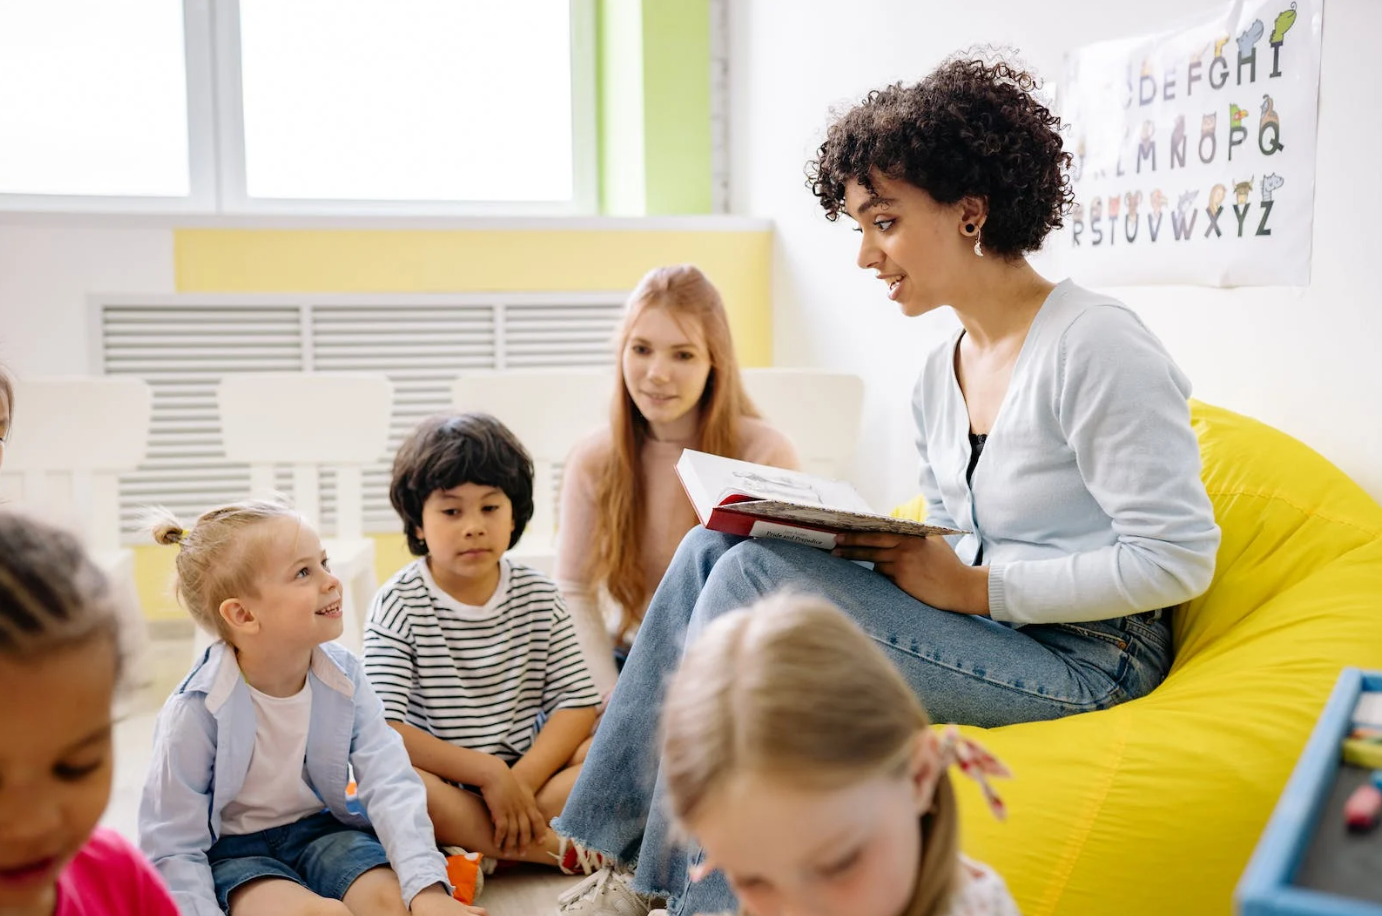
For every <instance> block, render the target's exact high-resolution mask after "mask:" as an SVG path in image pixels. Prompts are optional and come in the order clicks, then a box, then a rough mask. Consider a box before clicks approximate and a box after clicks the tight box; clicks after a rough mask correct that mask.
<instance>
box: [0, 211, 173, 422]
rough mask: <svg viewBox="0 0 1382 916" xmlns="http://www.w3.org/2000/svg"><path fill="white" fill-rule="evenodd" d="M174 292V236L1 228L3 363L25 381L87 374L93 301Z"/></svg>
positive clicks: (67, 228)
mask: <svg viewBox="0 0 1382 916" xmlns="http://www.w3.org/2000/svg"><path fill="white" fill-rule="evenodd" d="M172 291H173V233H172V231H171V230H169V229H137V228H88V227H78V226H75V225H55V224H53V223H52V221H51V220H50V221H46V222H43V223H39V224H36V225H26V224H22V223H6V224H0V362H4V363H5V364H6V365H7V366H9V367H10V368H11V369H12V370H13V371H14V372H16V373H17V374H19V375H85V374H87V373H88V372H90V371H91V363H90V361H89V360H90V355H89V354H90V351H89V349H88V347H89V339H88V333H87V332H88V324H89V322H90V317H89V312H88V306H87V297H88V296H89V295H90V294H92V293H171V292H172ZM21 409H22V408H21Z"/></svg>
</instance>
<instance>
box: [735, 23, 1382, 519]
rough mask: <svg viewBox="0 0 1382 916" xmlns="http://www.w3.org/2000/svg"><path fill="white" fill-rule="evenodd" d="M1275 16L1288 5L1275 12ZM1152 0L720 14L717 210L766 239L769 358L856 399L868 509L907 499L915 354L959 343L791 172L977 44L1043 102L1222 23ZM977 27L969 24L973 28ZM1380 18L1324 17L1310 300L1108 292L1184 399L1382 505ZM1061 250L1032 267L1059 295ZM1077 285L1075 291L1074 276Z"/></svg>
mask: <svg viewBox="0 0 1382 916" xmlns="http://www.w3.org/2000/svg"><path fill="white" fill-rule="evenodd" d="M1284 5H1285V4H1284V2H1283V7H1284ZM1227 6H1228V4H1227V2H1226V0H1225V2H1219V0H1213V2H1206V0H1158V2H1157V3H1155V4H1152V3H1147V2H1139V3H1127V4H1124V3H1110V2H1106V0H1051V2H1044V3H1032V2H1030V0H986V2H984V3H982V4H943V3H934V2H926V3H921V2H913V0H853V2H850V3H848V4H843V3H840V2H838V0H746V2H743V3H740V2H738V0H735V3H733V4H732V5H731V11H732V15H733V16H734V19H733V20H732V22H731V42H732V46H731V58H730V108H731V118H732V122H731V131H730V141H731V178H732V185H731V207H732V209H733V211H734V212H737V213H744V214H751V215H754V216H762V217H770V218H772V219H774V220H775V221H776V224H777V228H778V235H777V250H776V256H775V271H774V294H773V295H774V309H775V311H774V325H775V335H776V336H775V345H776V351H775V358H776V362H777V363H778V364H779V365H804V366H822V367H829V368H834V369H843V370H848V371H853V372H858V373H860V374H862V375H863V376H864V378H865V380H866V382H867V390H868V400H867V405H866V414H865V417H864V438H863V444H862V446H861V448H860V449H859V456H858V458H857V460H856V468H855V473H854V475H853V477H854V479H855V481H856V483H858V484H859V487H860V489H861V490H862V491H863V492H864V494H865V495H866V496H867V497H869V499H870V501H871V502H873V503H874V505H875V506H877V507H879V508H883V507H886V506H889V505H891V504H893V503H895V502H897V501H900V500H902V499H904V498H907V497H909V496H910V495H912V494H913V493H914V492H915V476H916V475H915V471H916V468H915V453H914V452H913V450H912V445H911V431H910V428H909V418H908V414H907V409H906V407H907V400H908V396H909V394H910V391H911V386H912V382H913V381H914V379H915V375H916V372H917V370H918V368H919V364H920V362H919V361H920V355H921V354H922V353H923V352H924V351H925V350H926V349H927V348H929V347H930V346H932V345H933V344H934V343H936V342H937V341H938V340H939V339H940V338H941V337H943V336H944V335H946V334H948V333H949V332H950V331H951V330H952V329H953V328H954V327H956V325H955V322H954V317H953V313H951V312H950V310H949V309H943V310H941V311H940V312H939V313H933V314H931V315H926V316H923V317H921V318H917V319H911V320H908V319H904V318H902V317H901V316H900V315H899V314H898V312H897V309H896V307H895V306H893V304H892V303H890V302H888V301H887V299H886V298H885V296H884V293H883V289H882V284H880V283H879V282H878V281H876V280H874V279H872V275H871V273H867V272H865V271H862V270H859V269H858V268H856V267H855V266H854V259H855V255H856V253H857V252H856V244H857V236H855V235H854V234H853V233H851V232H850V231H849V229H848V228H847V227H846V226H845V225H843V224H835V225H832V224H830V223H828V222H826V220H825V219H824V218H823V216H822V214H821V211H820V209H819V206H818V205H817V203H816V200H815V198H814V197H812V195H811V194H810V192H809V191H808V190H807V189H806V187H805V183H804V178H803V172H802V168H803V165H804V163H805V162H806V160H807V158H808V157H809V156H810V154H811V153H812V152H813V150H814V149H815V147H816V146H817V145H818V144H819V143H820V141H821V139H822V137H823V135H824V130H825V126H826V124H827V122H828V114H827V113H828V110H829V109H830V108H832V107H839V106H847V105H849V104H850V103H852V102H853V101H855V100H857V99H858V98H859V97H861V96H862V95H863V94H864V93H865V92H867V91H868V90H869V89H871V88H874V87H878V86H882V85H884V84H885V83H888V82H892V81H896V80H906V81H915V80H917V79H919V78H920V77H922V76H924V75H925V74H926V72H927V71H928V70H930V69H931V68H932V67H933V66H935V64H937V63H938V62H939V61H940V60H941V59H943V58H944V57H945V56H947V55H948V54H949V53H951V52H953V51H956V50H959V49H961V48H964V47H966V46H969V45H971V44H974V43H978V42H993V43H1000V44H1007V45H1012V46H1016V47H1017V48H1018V49H1019V51H1020V53H1021V55H1022V58H1023V59H1024V60H1025V61H1026V62H1027V63H1028V64H1029V65H1030V66H1032V67H1034V68H1035V69H1036V70H1037V71H1038V73H1040V74H1042V75H1044V76H1046V77H1048V78H1049V80H1050V87H1051V88H1052V89H1054V85H1055V80H1056V78H1057V76H1058V74H1059V72H1060V68H1061V62H1062V58H1063V55H1064V53H1065V52H1066V51H1067V50H1069V49H1071V48H1074V47H1079V46H1081V45H1084V44H1088V43H1090V42H1094V41H1101V40H1104V39H1109V38H1116V37H1127V36H1132V35H1137V34H1142V33H1146V32H1150V31H1155V30H1159V29H1162V28H1167V27H1172V26H1175V25H1177V24H1181V23H1183V22H1184V21H1185V20H1186V19H1187V18H1191V19H1194V18H1198V17H1199V16H1201V15H1203V14H1205V13H1219V12H1223V11H1225V10H1226V9H1227ZM978 11H982V15H981V14H980V13H979V12H978ZM1378 35H1382V2H1378V0H1328V3H1327V4H1326V8H1325V16H1324V53H1323V64H1322V70H1321V74H1320V83H1321V85H1320V108H1319V112H1320V116H1319V151H1318V175H1317V179H1316V190H1315V231H1314V264H1313V274H1312V282H1311V285H1310V286H1309V287H1308V288H1305V289H1289V288H1256V289H1236V290H1215V289H1208V288H1197V287H1169V286H1162V287H1140V288H1126V289H1113V290H1109V292H1111V293H1112V294H1113V295H1116V296H1118V297H1119V298H1121V299H1123V300H1124V301H1125V302H1127V303H1128V304H1129V305H1131V306H1133V307H1134V308H1135V309H1137V310H1138V312H1139V313H1140V314H1141V315H1142V316H1143V317H1144V318H1145V319H1146V320H1147V321H1148V323H1149V324H1150V325H1151V327H1152V328H1153V329H1154V330H1155V331H1156V333H1157V334H1158V335H1159V336H1160V337H1161V338H1162V340H1163V341H1165V343H1166V344H1167V346H1168V347H1169V348H1170V350H1171V352H1172V354H1173V355H1174V356H1175V358H1176V360H1177V361H1178V362H1179V363H1180V364H1181V366H1182V367H1184V368H1185V370H1186V371H1187V372H1188V373H1189V375H1190V377H1191V379H1192V380H1193V381H1194V384H1195V394H1196V396H1198V397H1200V398H1202V399H1204V400H1207V401H1210V402H1212V403H1217V404H1220V405H1222V406H1225V407H1228V408H1231V409H1233V410H1237V411H1239V412H1242V413H1246V414H1249V415H1252V416H1255V417H1257V418H1259V419H1261V420H1264V421H1266V422H1268V423H1271V424H1272V425H1274V426H1277V427H1279V428H1281V429H1283V430H1285V431H1287V432H1289V433H1291V434H1292V435H1294V436H1296V437H1298V438H1300V439H1302V440H1304V441H1305V442H1306V443H1308V444H1309V445H1311V446H1313V447H1314V448H1316V449H1317V450H1319V451H1320V452H1322V453H1324V454H1325V455H1326V456H1327V457H1328V458H1330V459H1331V460H1332V461H1334V462H1335V463H1336V464H1338V465H1339V466H1340V467H1342V468H1343V469H1344V470H1345V471H1346V472H1348V473H1349V474H1350V475H1352V476H1353V478H1354V479H1355V480H1357V481H1358V482H1359V483H1360V484H1362V485H1363V486H1364V487H1365V488H1366V489H1368V490H1369V491H1370V492H1371V493H1372V494H1373V495H1374V496H1379V497H1382V411H1379V410H1377V409H1376V408H1374V406H1373V405H1374V403H1375V402H1376V401H1377V399H1378V396H1379V393H1382V309H1379V297H1378V296H1377V294H1376V292H1375V285H1376V283H1377V279H1376V278H1377V270H1376V268H1375V264H1376V261H1377V259H1378V258H1379V257H1382V226H1380V225H1379V220H1378V218H1377V215H1376V214H1377V212H1378V209H1379V207H1378V205H1379V203H1382V191H1379V183H1378V182H1377V180H1376V172H1375V168H1373V165H1374V163H1375V161H1376V157H1375V150H1377V149H1378V148H1382V119H1379V118H1377V117H1376V116H1375V115H1374V114H1373V113H1372V111H1371V108H1370V107H1369V105H1368V103H1366V102H1365V101H1364V100H1365V99H1366V98H1367V97H1368V96H1369V93H1368V91H1367V87H1370V86H1372V85H1374V83H1375V78H1374V72H1375V60H1376V54H1377V52H1376V41H1377V36H1378ZM1059 260H1060V259H1059V252H1058V251H1055V252H1052V253H1050V254H1043V255H1042V256H1040V257H1039V258H1037V259H1036V263H1037V266H1038V269H1041V270H1042V271H1043V272H1044V273H1047V275H1048V276H1051V277H1053V278H1059V277H1060V276H1063V274H1062V273H1061V272H1060V264H1059ZM1075 280H1076V281H1077V282H1078V281H1079V277H1075Z"/></svg>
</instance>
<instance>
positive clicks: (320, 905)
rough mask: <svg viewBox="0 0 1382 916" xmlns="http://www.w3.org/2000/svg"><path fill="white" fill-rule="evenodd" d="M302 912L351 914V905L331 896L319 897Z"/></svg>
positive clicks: (314, 915)
mask: <svg viewBox="0 0 1382 916" xmlns="http://www.w3.org/2000/svg"><path fill="white" fill-rule="evenodd" d="M301 912H302V916H351V914H350V908H349V907H347V906H346V905H345V904H344V903H342V902H341V901H339V900H332V899H331V898H330V897H318V898H317V899H316V900H314V901H312V903H311V904H309V905H308V906H307V908H306V909H304V910H302V911H301Z"/></svg>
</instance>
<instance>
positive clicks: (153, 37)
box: [0, 0, 211, 209]
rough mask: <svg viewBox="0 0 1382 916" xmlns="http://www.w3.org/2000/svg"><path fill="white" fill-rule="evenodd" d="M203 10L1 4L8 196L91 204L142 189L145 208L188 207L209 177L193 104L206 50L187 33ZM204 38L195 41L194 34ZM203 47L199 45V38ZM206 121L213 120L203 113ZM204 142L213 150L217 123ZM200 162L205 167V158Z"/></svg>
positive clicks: (0, 186) (135, 1)
mask: <svg viewBox="0 0 1382 916" xmlns="http://www.w3.org/2000/svg"><path fill="white" fill-rule="evenodd" d="M206 24H207V23H206V20H205V18H204V17H203V18H201V19H197V18H195V17H193V19H192V20H188V18H187V17H185V16H184V10H183V3H182V0H127V2H122V3H110V2H108V0H41V2H39V0H35V2H13V0H12V2H6V3H3V4H0V195H4V196H5V197H6V198H7V200H6V206H8V207H10V208H20V207H22V208H24V209H63V208H66V207H69V206H70V205H71V201H72V199H73V198H87V200H86V201H85V204H86V206H87V207H89V208H92V209H118V208H120V207H121V206H123V205H127V204H128V202H129V201H130V200H132V199H141V200H142V201H143V202H144V203H145V207H144V208H146V209H177V208H185V207H186V206H187V205H188V204H189V203H191V202H193V201H194V200H195V199H196V198H197V197H198V193H197V192H201V196H202V197H203V200H202V201H201V203H202V204H203V205H206V204H208V203H209V202H210V201H209V190H210V181H209V180H207V178H209V175H208V174H203V171H204V170H194V168H193V164H192V163H193V157H192V155H191V148H190V147H191V144H192V142H193V141H192V137H193V133H194V132H195V129H196V128H200V127H201V126H202V123H200V122H198V123H194V121H193V119H192V118H191V117H190V108H189V105H188V94H189V88H190V87H189V83H192V84H193V87H191V88H199V89H202V90H205V89H206V88H207V86H208V83H207V81H206V80H201V81H198V80H196V79H193V78H192V73H193V71H194V70H195V69H197V65H198V64H200V63H202V62H204V59H203V58H202V57H198V58H197V60H196V61H193V62H191V63H189V59H188V56H187V53H188V50H189V45H188V42H187V41H186V36H188V35H189V34H198V33H200V34H201V35H203V36H204V35H205V34H206V33H205V31H204V29H205V26H206ZM193 46H194V47H196V43H195V42H194V43H193ZM198 50H202V49H201V48H198ZM203 121H204V123H205V125H207V126H209V124H210V119H209V117H206V118H204V119H203ZM199 139H201V140H203V141H204V145H203V148H202V150H201V152H202V153H203V154H204V155H203V159H204V160H205V159H207V158H209V154H210V151H211V149H210V142H209V141H210V133H209V130H208V131H206V132H205V136H204V137H199ZM209 164H210V163H209V162H207V161H204V162H203V163H202V165H203V166H209Z"/></svg>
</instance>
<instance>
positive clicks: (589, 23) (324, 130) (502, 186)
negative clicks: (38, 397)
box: [0, 0, 596, 215]
mask: <svg viewBox="0 0 1382 916" xmlns="http://www.w3.org/2000/svg"><path fill="white" fill-rule="evenodd" d="M593 3H594V0H524V2H523V3H488V2H482V0H121V2H119V3H111V2H109V0H4V2H3V3H0V209H8V210H35V209H38V210H53V209H58V210H77V211H93V210H96V211H99V210H107V211H110V210H113V211H123V212H148V211H154V212H157V211H160V210H164V211H166V210H178V211H183V212H197V213H218V212H221V213H275V212H277V213H319V214H354V213H359V214H370V213H378V214H396V215H426V214H439V215H465V214H485V213H514V214H523V213H530V214H532V213H545V214H546V213H550V214H561V213H567V214H576V213H590V212H594V210H595V208H596V187H595V182H596V169H595V142H596V137H595V133H596V131H595V106H594V69H595V59H594V58H595V47H594V6H593ZM213 62H214V65H213Z"/></svg>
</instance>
